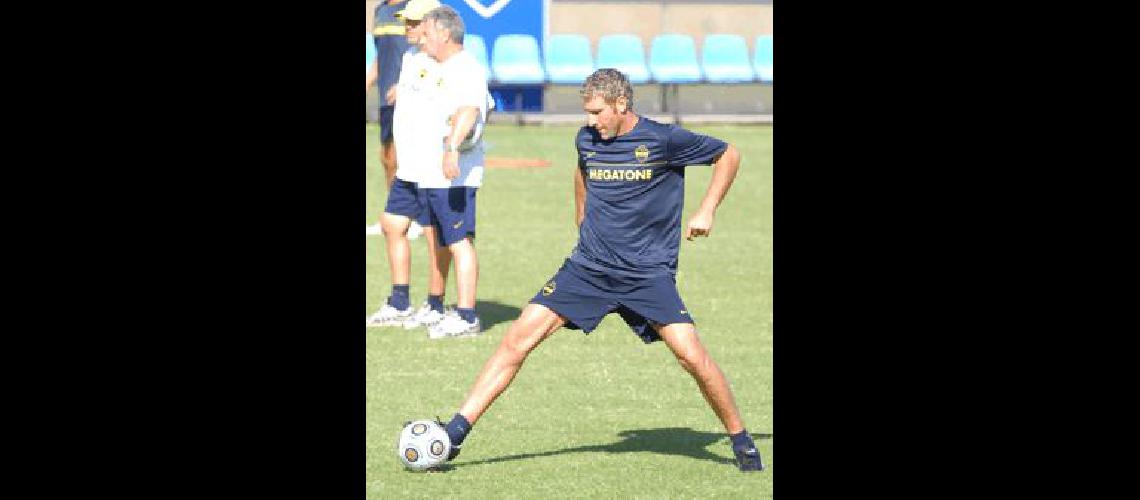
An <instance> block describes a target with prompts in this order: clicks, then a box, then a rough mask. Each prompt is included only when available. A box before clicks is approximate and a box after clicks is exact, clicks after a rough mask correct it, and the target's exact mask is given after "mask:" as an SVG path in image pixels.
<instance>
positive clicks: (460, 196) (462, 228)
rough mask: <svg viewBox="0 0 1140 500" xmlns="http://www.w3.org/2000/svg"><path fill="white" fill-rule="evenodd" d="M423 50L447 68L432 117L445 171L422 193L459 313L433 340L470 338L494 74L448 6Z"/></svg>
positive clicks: (433, 16) (441, 71)
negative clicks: (446, 257) (451, 271)
mask: <svg viewBox="0 0 1140 500" xmlns="http://www.w3.org/2000/svg"><path fill="white" fill-rule="evenodd" d="M420 29H421V30H422V33H423V50H424V52H425V53H427V54H428V55H429V56H431V57H432V59H434V60H435V61H437V62H438V63H439V67H438V75H437V76H436V77H434V81H432V82H429V83H430V84H433V85H434V86H435V88H436V91H437V96H436V101H435V103H434V105H433V106H431V107H430V108H429V109H426V110H425V112H427V113H430V114H431V116H433V118H432V119H433V120H435V123H434V124H433V126H434V127H436V128H435V130H436V132H435V133H434V134H431V135H430V136H431V139H429V140H431V141H434V147H433V148H431V150H432V151H434V152H438V153H439V155H440V156H439V158H440V160H439V161H438V162H437V163H436V165H438V166H439V167H438V168H429V169H427V170H425V171H424V172H423V175H422V176H421V177H420V178H419V186H420V187H421V188H423V190H424V191H425V197H426V200H427V204H428V207H429V210H430V212H431V225H433V226H435V229H436V230H437V240H438V243H439V244H440V245H441V246H444V247H447V249H448V250H449V251H450V253H451V256H452V262H453V264H454V266H455V285H456V286H455V288H456V294H457V295H458V297H456V308H455V311H454V313H453V314H447V315H445V316H444V317H443V319H441V320H440V321H439V323H437V324H436V325H435V326H433V327H431V328H430V329H429V330H428V335H429V337H432V338H441V337H468V336H474V335H478V334H479V333H480V331H481V326H480V321H479V317H478V316H477V315H476V313H475V290H476V284H477V282H478V278H479V264H478V258H477V255H476V253H475V245H474V237H475V193H476V191H477V190H478V188H479V186H481V185H482V182H483V141H482V130H483V123H484V122H485V120H486V118H487V107H488V92H487V75H486V74H485V72H484V70H483V67H482V66H481V65H480V64H479V62H478V61H477V60H476V59H475V57H474V56H472V55H471V54H470V53H469V52H467V51H466V50H464V49H463V35H464V31H465V28H464V24H463V19H462V18H460V17H459V13H457V12H456V11H455V9H453V8H451V7H450V6H447V5H442V6H439V7H437V8H435V9H432V10H431V11H430V12H428V13H427V14H425V15H424V18H423V24H422V26H421V27H420Z"/></svg>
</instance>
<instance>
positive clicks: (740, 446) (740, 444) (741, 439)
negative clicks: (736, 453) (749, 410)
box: [728, 429, 756, 450]
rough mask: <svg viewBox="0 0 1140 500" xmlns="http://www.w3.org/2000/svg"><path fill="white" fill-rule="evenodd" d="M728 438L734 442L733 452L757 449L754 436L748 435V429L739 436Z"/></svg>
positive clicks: (734, 435) (738, 434)
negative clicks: (753, 439) (753, 440)
mask: <svg viewBox="0 0 1140 500" xmlns="http://www.w3.org/2000/svg"><path fill="white" fill-rule="evenodd" d="M728 438H729V439H731V440H732V449H733V450H747V449H749V448H755V447H756V443H753V442H752V435H751V434H748V429H744V430H742V431H740V432H739V433H737V434H732V435H730V436H728Z"/></svg>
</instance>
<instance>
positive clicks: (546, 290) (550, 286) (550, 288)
mask: <svg viewBox="0 0 1140 500" xmlns="http://www.w3.org/2000/svg"><path fill="white" fill-rule="evenodd" d="M554 286H555V284H554V280H550V281H548V282H546V286H543V287H542V296H543V297H549V296H550V294H552V293H554Z"/></svg>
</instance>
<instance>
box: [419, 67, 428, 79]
mask: <svg viewBox="0 0 1140 500" xmlns="http://www.w3.org/2000/svg"><path fill="white" fill-rule="evenodd" d="M426 77H427V68H420V79H423V78H426Z"/></svg>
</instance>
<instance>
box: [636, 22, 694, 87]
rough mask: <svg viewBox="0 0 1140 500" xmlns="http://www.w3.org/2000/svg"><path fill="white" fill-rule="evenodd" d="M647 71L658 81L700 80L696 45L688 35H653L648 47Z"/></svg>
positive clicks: (689, 81) (685, 81)
mask: <svg viewBox="0 0 1140 500" xmlns="http://www.w3.org/2000/svg"><path fill="white" fill-rule="evenodd" d="M649 72H650V73H651V74H652V75H653V79H654V80H655V81H657V82H658V83H696V82H699V81H701V67H700V65H699V64H697V47H696V44H695V43H693V37H691V36H689V35H679V34H665V35H657V36H656V37H653V43H652V44H651V45H650V48H649Z"/></svg>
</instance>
